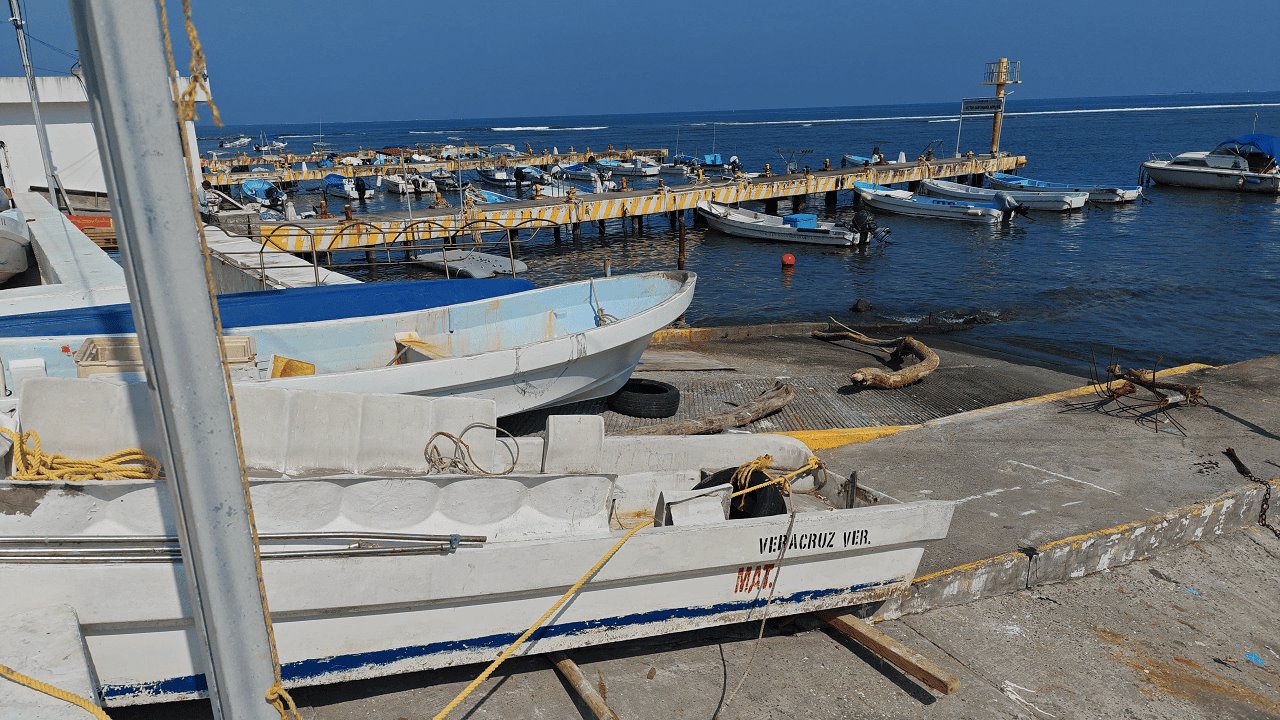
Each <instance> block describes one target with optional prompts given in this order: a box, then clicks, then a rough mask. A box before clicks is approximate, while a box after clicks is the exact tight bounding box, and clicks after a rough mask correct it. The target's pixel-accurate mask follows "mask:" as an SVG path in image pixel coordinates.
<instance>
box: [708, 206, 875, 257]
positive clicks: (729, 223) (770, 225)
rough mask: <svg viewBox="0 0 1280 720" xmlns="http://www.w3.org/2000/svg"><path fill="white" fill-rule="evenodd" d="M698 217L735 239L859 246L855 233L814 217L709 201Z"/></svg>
mask: <svg viewBox="0 0 1280 720" xmlns="http://www.w3.org/2000/svg"><path fill="white" fill-rule="evenodd" d="M698 215H700V216H701V217H702V218H703V219H705V220H706V221H707V224H708V225H709V226H711V228H712V229H714V230H716V231H718V232H722V233H724V234H725V235H732V236H734V237H744V238H751V239H754V240H773V241H775V242H790V243H808V244H813V245H840V246H843V247H848V246H850V245H853V244H854V243H855V242H856V235H854V233H853V232H852V231H851V230H847V229H845V228H842V227H839V226H837V225H836V224H835V223H829V222H822V221H819V220H817V219H816V218H815V217H814V216H812V215H789V216H787V217H785V218H784V217H778V216H777V215H769V214H767V213H759V212H754V211H751V210H744V209H742V208H735V207H729V206H728V205H720V204H717V203H713V202H709V201H707V200H703V201H702V202H700V203H698Z"/></svg>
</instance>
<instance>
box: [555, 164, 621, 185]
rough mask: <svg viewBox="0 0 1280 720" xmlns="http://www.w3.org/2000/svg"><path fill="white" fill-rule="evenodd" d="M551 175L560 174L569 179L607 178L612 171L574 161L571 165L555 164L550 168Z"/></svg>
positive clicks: (589, 179) (590, 179)
mask: <svg viewBox="0 0 1280 720" xmlns="http://www.w3.org/2000/svg"><path fill="white" fill-rule="evenodd" d="M551 174H552V175H562V176H564V177H566V178H569V179H570V180H586V181H588V182H590V181H592V180H596V179H599V180H608V179H609V176H610V175H612V174H613V173H612V172H610V171H609V170H608V169H607V168H603V167H602V168H594V167H591V166H590V165H586V164H583V163H574V164H572V165H556V166H555V167H554V168H552V169H551Z"/></svg>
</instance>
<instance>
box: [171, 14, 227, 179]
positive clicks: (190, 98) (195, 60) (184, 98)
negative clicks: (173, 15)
mask: <svg viewBox="0 0 1280 720" xmlns="http://www.w3.org/2000/svg"><path fill="white" fill-rule="evenodd" d="M156 4H157V5H158V6H159V7H160V28H161V32H162V34H163V36H164V52H165V55H166V56H168V59H169V74H170V75H174V76H176V75H177V73H178V70H177V67H176V66H175V65H174V62H173V40H172V38H170V36H169V14H168V13H167V12H165V7H164V0H156ZM182 17H183V21H184V22H185V25H186V30H187V41H188V42H189V43H190V45H191V63H190V65H189V66H188V68H189V72H190V73H191V78H190V79H189V80H188V81H187V86H186V87H185V88H183V89H182V90H181V91H180V92H175V96H176V98H177V100H178V121H179V122H185V121H187V120H192V121H194V120H195V119H196V102H197V101H199V99H200V92H201V91H204V98H205V102H207V103H208V104H209V111H210V112H211V113H213V124H214V125H217V126H219V127H221V126H222V115H221V114H219V113H218V106H217V105H215V104H214V103H213V91H211V90H210V89H209V73H208V68H207V67H206V64H205V59H204V48H203V47H202V46H201V45H200V35H199V33H197V32H196V24H195V21H194V20H192V19H191V0H182ZM175 82H176V80H175ZM174 89H175V91H176V90H177V88H176V87H175V88H174ZM184 149H185V148H184ZM184 154H185V153H184Z"/></svg>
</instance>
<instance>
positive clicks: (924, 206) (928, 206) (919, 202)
mask: <svg viewBox="0 0 1280 720" xmlns="http://www.w3.org/2000/svg"><path fill="white" fill-rule="evenodd" d="M854 192H856V193H858V196H859V197H861V198H862V201H863V202H865V203H866V204H867V205H869V206H871V208H872V209H875V210H883V211H885V212H891V213H897V214H899V215H912V216H915V217H927V218H940V219H943V220H965V221H968V222H985V223H993V222H999V221H1000V220H1001V219H1002V218H1003V217H1004V215H1005V213H1004V212H1003V211H1001V210H1000V209H999V208H997V207H996V206H995V204H994V203H990V202H973V201H962V200H944V199H941V198H931V197H924V196H922V195H916V194H914V193H911V192H908V191H906V190H894V189H893V188H888V187H884V186H883V185H873V184H871V183H866V182H862V181H858V182H855V183H854Z"/></svg>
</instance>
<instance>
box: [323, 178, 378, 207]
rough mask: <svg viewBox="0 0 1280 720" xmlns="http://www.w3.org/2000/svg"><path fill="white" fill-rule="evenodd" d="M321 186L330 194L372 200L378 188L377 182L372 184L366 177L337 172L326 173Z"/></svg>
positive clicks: (352, 198) (350, 198) (349, 198)
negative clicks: (344, 174) (343, 174)
mask: <svg viewBox="0 0 1280 720" xmlns="http://www.w3.org/2000/svg"><path fill="white" fill-rule="evenodd" d="M362 186H363V189H362ZM321 187H323V188H324V191H325V193H327V194H329V195H332V196H334V197H340V198H346V199H348V200H372V199H373V196H374V191H375V190H376V189H377V186H376V185H375V184H370V183H369V182H367V181H365V180H364V178H349V177H343V176H342V175H339V174H337V173H329V174H328V175H325V176H324V181H323V182H322V183H321Z"/></svg>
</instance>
